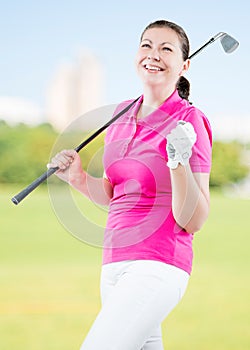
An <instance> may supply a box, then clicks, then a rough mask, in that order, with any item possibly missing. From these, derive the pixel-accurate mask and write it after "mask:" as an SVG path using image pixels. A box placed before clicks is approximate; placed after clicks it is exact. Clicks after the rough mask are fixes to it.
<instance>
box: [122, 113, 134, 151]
mask: <svg viewBox="0 0 250 350" xmlns="http://www.w3.org/2000/svg"><path fill="white" fill-rule="evenodd" d="M129 119H130V123H133V126H132V128H131V133H130V136H129V138H128V139H127V140H126V141H124V144H123V146H122V149H121V156H122V157H125V156H126V155H127V153H128V149H129V145H130V144H131V143H132V142H133V140H134V136H135V134H136V131H137V124H136V120H135V117H134V115H131V116H130V117H129Z"/></svg>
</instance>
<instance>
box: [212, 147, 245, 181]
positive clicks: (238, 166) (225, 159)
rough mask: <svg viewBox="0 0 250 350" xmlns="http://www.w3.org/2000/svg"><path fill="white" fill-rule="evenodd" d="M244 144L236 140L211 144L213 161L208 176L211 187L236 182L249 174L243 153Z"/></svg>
mask: <svg viewBox="0 0 250 350" xmlns="http://www.w3.org/2000/svg"><path fill="white" fill-rule="evenodd" d="M243 150H244V146H243V145H241V144H240V143H239V142H237V141H233V142H228V143H223V142H220V141H215V142H214V144H213V162H212V171H211V176H210V186H211V187H221V186H224V185H228V184H230V183H237V182H239V181H241V180H242V179H244V178H245V177H246V176H247V175H248V174H249V168H248V166H247V164H245V162H244V159H243V157H242V155H243Z"/></svg>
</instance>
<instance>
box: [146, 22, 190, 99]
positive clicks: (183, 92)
mask: <svg viewBox="0 0 250 350" xmlns="http://www.w3.org/2000/svg"><path fill="white" fill-rule="evenodd" d="M151 28H170V29H172V30H174V31H175V33H176V34H177V35H178V37H179V40H180V44H181V51H182V58H183V61H186V60H187V59H188V57H189V40H188V37H187V34H186V33H185V31H184V30H183V29H182V27H180V26H179V25H178V24H176V23H173V22H169V21H166V20H158V21H155V22H152V23H150V24H149V25H148V26H147V27H146V28H145V29H144V31H143V32H142V35H141V39H140V41H142V38H143V35H144V33H145V32H146V31H147V30H148V29H151ZM176 88H177V91H178V93H179V96H180V97H181V98H183V99H185V100H188V97H189V93H190V83H189V81H188V80H187V79H186V78H185V77H183V76H181V77H180V78H179V80H178V82H177V84H176Z"/></svg>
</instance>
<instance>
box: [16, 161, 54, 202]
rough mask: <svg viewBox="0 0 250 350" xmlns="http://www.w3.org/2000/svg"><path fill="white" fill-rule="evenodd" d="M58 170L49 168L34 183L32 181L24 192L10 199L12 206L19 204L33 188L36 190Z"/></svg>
mask: <svg viewBox="0 0 250 350" xmlns="http://www.w3.org/2000/svg"><path fill="white" fill-rule="evenodd" d="M58 169H59V168H58V167H56V168H50V169H48V170H47V171H46V172H45V173H43V174H42V175H41V176H39V177H38V178H37V179H36V180H35V181H33V182H32V183H31V184H30V185H29V186H27V187H26V188H25V189H24V190H22V191H21V192H19V193H18V194H16V195H15V196H14V197H13V198H11V200H12V202H13V203H14V204H16V205H17V204H18V203H20V202H21V201H22V200H23V199H24V198H25V197H27V196H28V194H30V193H31V192H32V191H33V190H34V189H35V188H37V187H38V186H39V185H40V184H41V183H42V182H44V181H45V180H46V179H47V178H48V177H50V176H51V175H52V174H54V173H55V172H56V171H57V170H58Z"/></svg>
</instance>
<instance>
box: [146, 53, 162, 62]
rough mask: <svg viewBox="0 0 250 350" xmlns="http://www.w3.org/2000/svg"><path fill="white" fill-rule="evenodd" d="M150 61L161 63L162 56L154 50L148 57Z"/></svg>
mask: <svg viewBox="0 0 250 350" xmlns="http://www.w3.org/2000/svg"><path fill="white" fill-rule="evenodd" d="M147 58H148V60H155V61H158V62H159V61H160V55H159V52H158V51H157V50H154V51H152V52H151V54H149V55H148V57H147Z"/></svg>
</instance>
